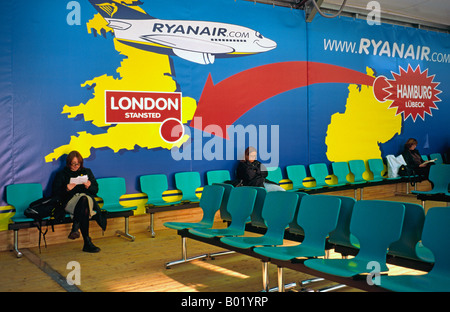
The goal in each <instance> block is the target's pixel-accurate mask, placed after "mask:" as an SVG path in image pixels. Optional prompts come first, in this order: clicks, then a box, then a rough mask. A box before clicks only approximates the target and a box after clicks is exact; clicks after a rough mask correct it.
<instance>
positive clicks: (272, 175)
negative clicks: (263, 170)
mask: <svg viewBox="0 0 450 312" xmlns="http://www.w3.org/2000/svg"><path fill="white" fill-rule="evenodd" d="M266 179H267V180H269V181H272V182H275V183H276V184H279V183H280V181H281V180H283V174H282V173H281V168H280V167H268V168H267V178H266Z"/></svg>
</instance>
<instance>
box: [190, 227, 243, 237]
mask: <svg viewBox="0 0 450 312" xmlns="http://www.w3.org/2000/svg"><path fill="white" fill-rule="evenodd" d="M189 232H190V233H192V234H194V235H198V236H201V237H207V238H212V237H217V236H240V235H244V232H245V231H244V230H243V229H242V230H241V229H232V228H226V229H196V228H193V229H190V230H189Z"/></svg>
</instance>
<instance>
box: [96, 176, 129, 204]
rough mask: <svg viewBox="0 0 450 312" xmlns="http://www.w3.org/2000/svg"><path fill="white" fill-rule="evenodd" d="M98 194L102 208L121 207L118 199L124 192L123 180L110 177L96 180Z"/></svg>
mask: <svg viewBox="0 0 450 312" xmlns="http://www.w3.org/2000/svg"><path fill="white" fill-rule="evenodd" d="M97 183H98V193H97V196H98V197H100V198H101V199H103V208H104V209H107V208H108V207H117V206H122V204H121V203H120V197H121V196H122V195H124V194H125V193H126V192H127V190H126V184H125V178H122V177H112V178H100V179H97Z"/></svg>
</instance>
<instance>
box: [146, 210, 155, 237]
mask: <svg viewBox="0 0 450 312" xmlns="http://www.w3.org/2000/svg"><path fill="white" fill-rule="evenodd" d="M148 231H149V232H151V233H152V238H155V236H156V233H155V213H154V212H150V226H149V227H148Z"/></svg>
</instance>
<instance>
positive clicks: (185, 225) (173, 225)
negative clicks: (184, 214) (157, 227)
mask: <svg viewBox="0 0 450 312" xmlns="http://www.w3.org/2000/svg"><path fill="white" fill-rule="evenodd" d="M163 225H164V226H165V227H168V228H169V229H174V230H184V229H192V228H202V229H208V228H211V227H212V226H213V222H165V223H164V224H163Z"/></svg>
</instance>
